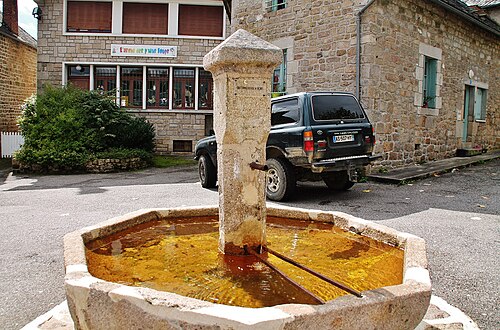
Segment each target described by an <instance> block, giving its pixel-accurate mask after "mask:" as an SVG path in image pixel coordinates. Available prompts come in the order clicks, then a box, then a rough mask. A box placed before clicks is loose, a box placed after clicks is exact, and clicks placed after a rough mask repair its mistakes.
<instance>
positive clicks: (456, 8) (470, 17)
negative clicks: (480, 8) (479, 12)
mask: <svg viewBox="0 0 500 330" xmlns="http://www.w3.org/2000/svg"><path fill="white" fill-rule="evenodd" d="M429 1H431V2H433V3H435V4H437V5H439V6H441V7H443V8H445V9H447V10H449V11H450V12H453V13H455V14H457V15H458V16H460V17H462V18H464V19H465V20H467V21H469V22H470V23H473V24H475V25H477V26H479V27H481V28H483V29H485V30H488V31H489V32H491V33H493V34H495V35H496V36H497V37H500V26H499V25H498V24H496V23H495V22H493V21H491V20H490V21H491V22H493V23H492V26H490V25H488V24H486V23H484V22H483V21H482V20H481V19H480V18H479V17H476V15H474V14H473V13H472V11H471V10H470V9H469V8H468V7H467V5H466V4H465V3H463V2H461V1H459V0H429ZM450 2H453V3H454V4H455V5H452V4H450ZM462 5H463V6H462ZM493 25H495V26H496V27H493Z"/></svg>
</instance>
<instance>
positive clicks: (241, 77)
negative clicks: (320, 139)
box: [203, 30, 282, 255]
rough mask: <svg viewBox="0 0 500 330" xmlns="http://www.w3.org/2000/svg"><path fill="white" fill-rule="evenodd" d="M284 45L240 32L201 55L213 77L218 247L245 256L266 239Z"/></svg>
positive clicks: (222, 250)
mask: <svg viewBox="0 0 500 330" xmlns="http://www.w3.org/2000/svg"><path fill="white" fill-rule="evenodd" d="M281 60H282V51H281V49H280V48H278V47H276V46H274V45H272V44H270V43H268V42H266V41H264V40H262V39H260V38H258V37H256V36H254V35H253V34H251V33H249V32H247V31H245V30H238V31H236V32H235V33H234V34H233V35H231V36H230V37H229V38H228V39H226V40H225V41H224V42H222V43H221V44H220V45H219V46H217V47H216V48H214V49H213V50H212V51H211V52H210V53H208V54H207V55H206V56H205V57H204V59H203V66H204V68H205V69H206V70H208V71H210V72H212V74H213V78H214V90H215V92H214V96H215V100H214V129H215V136H216V139H217V159H218V162H217V163H218V182H219V224H220V228H219V250H220V251H221V252H223V253H225V254H231V255H239V254H246V253H247V252H245V246H246V247H247V248H249V249H252V250H254V251H256V250H260V248H261V247H262V246H264V245H265V243H266V234H265V225H266V196H265V180H266V174H265V162H266V141H267V137H268V135H269V130H270V125H271V113H270V110H269V109H270V102H271V98H270V92H271V76H272V72H273V70H274V69H275V68H276V67H277V66H278V65H279V63H281Z"/></svg>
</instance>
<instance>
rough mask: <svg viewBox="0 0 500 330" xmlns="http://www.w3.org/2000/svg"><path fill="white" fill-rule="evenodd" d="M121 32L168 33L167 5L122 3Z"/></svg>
mask: <svg viewBox="0 0 500 330" xmlns="http://www.w3.org/2000/svg"><path fill="white" fill-rule="evenodd" d="M122 31H123V33H133V34H168V5H167V4H153V3H145V4H142V3H130V2H125V3H123V27H122Z"/></svg>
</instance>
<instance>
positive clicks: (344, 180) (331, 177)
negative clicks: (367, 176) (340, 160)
mask: <svg viewBox="0 0 500 330" xmlns="http://www.w3.org/2000/svg"><path fill="white" fill-rule="evenodd" d="M322 178H323V181H324V182H325V183H326V185H327V186H328V188H330V189H332V190H337V191H340V190H349V189H350V188H351V187H352V186H354V182H352V181H349V175H348V174H347V171H341V172H330V173H327V174H324V175H323V176H322Z"/></svg>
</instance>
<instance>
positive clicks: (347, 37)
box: [232, 0, 359, 93]
mask: <svg viewBox="0 0 500 330" xmlns="http://www.w3.org/2000/svg"><path fill="white" fill-rule="evenodd" d="M233 3H234V1H233ZM264 3H265V2H264V1H260V0H240V1H237V4H235V5H234V6H235V7H234V9H233V10H234V15H233V22H232V24H233V27H234V28H244V29H246V30H247V31H249V32H251V33H253V34H256V35H258V36H259V37H262V38H263V39H264V40H266V41H269V42H271V43H273V44H275V45H277V46H278V47H281V48H286V49H287V51H288V54H287V55H288V59H289V62H288V64H287V91H288V92H289V93H293V92H298V91H317V90H332V89H334V90H338V91H346V92H354V90H355V73H356V66H355V63H356V62H355V56H356V42H355V41H356V39H355V34H356V19H355V18H356V17H355V15H356V12H357V8H359V5H358V3H359V1H354V0H331V1H322V0H309V1H303V0H295V1H294V0H292V1H288V2H287V8H284V9H280V10H278V11H275V12H266V10H265V7H264Z"/></svg>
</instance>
